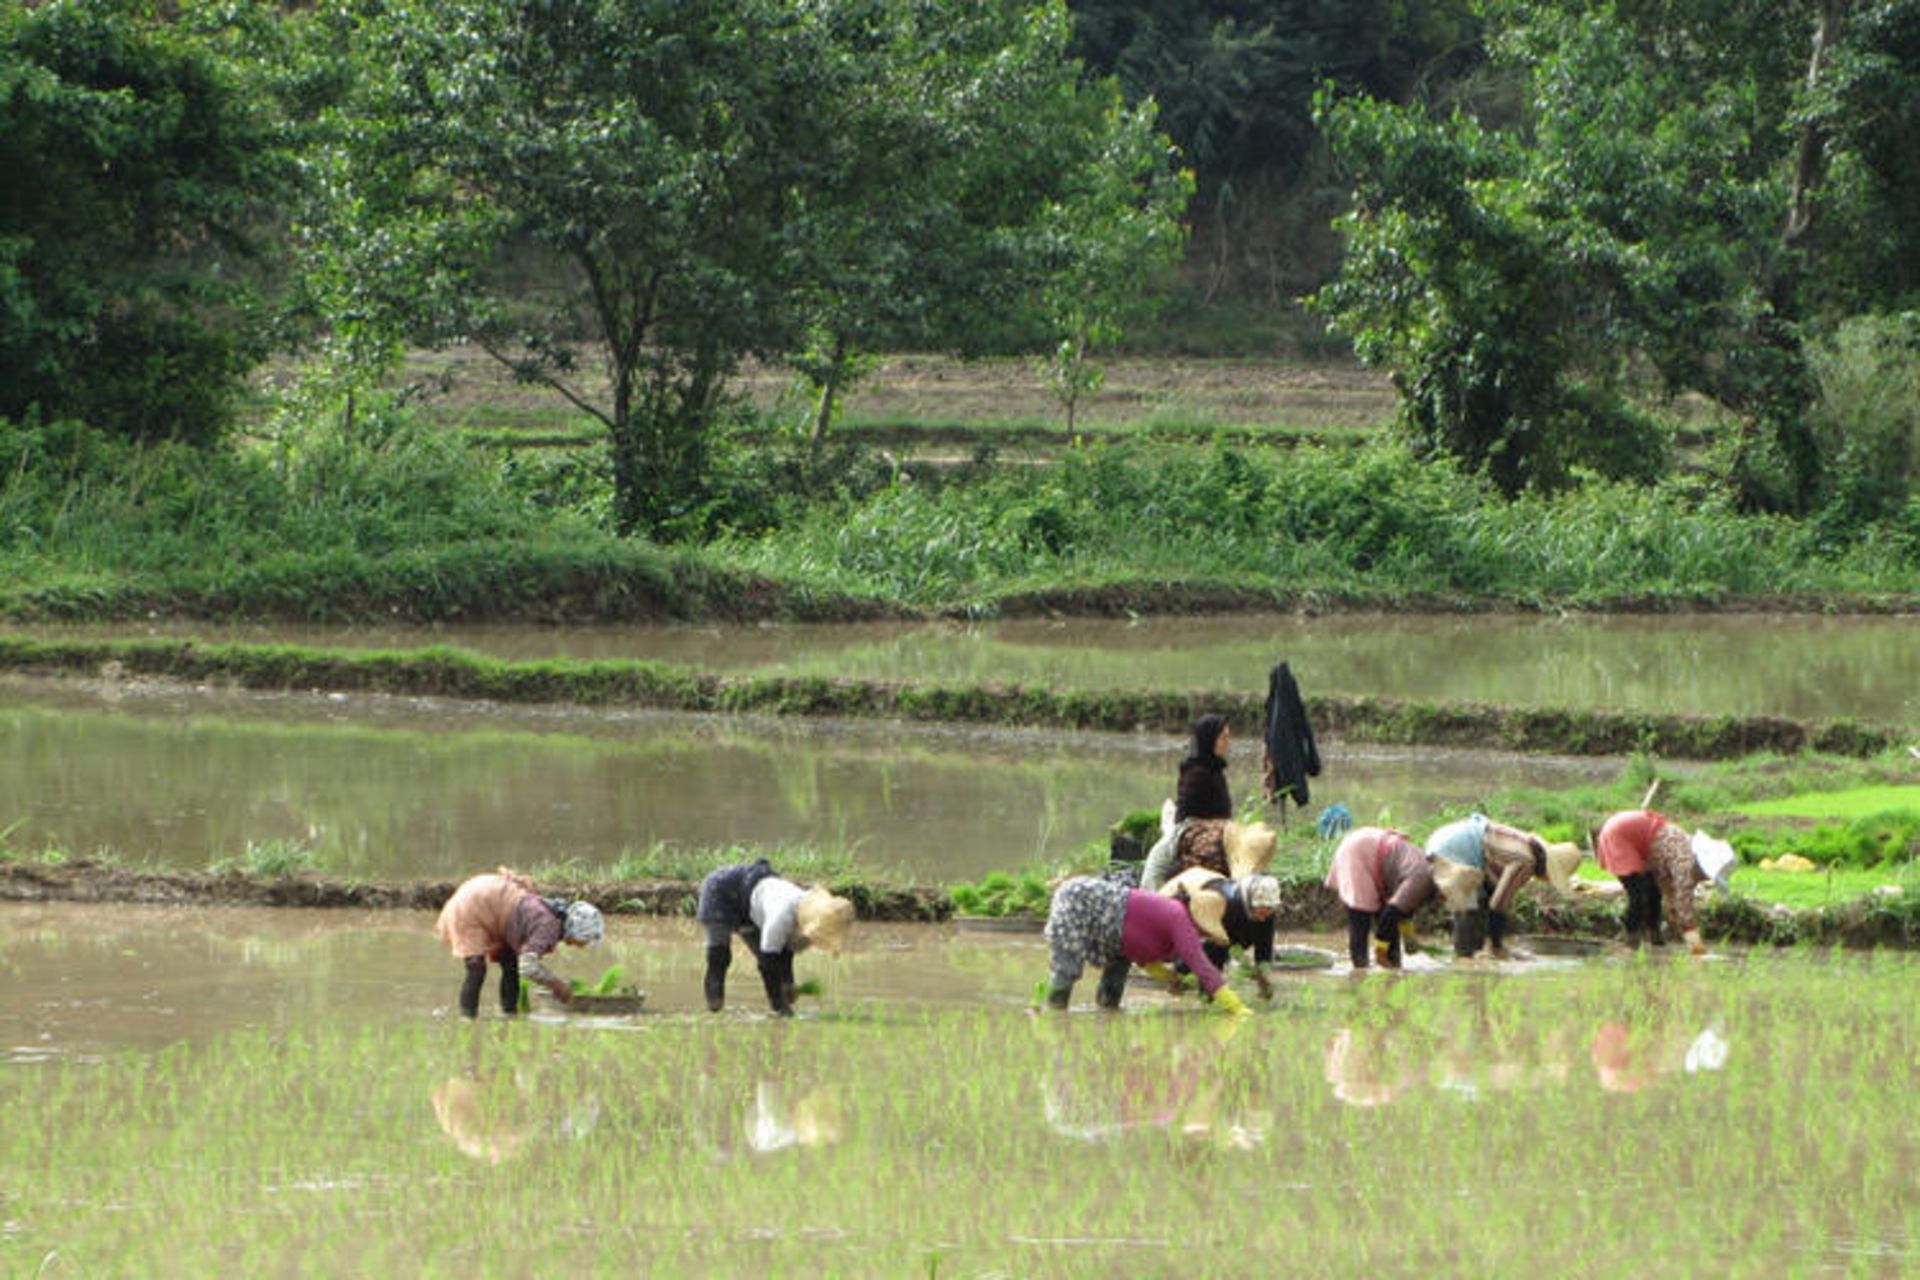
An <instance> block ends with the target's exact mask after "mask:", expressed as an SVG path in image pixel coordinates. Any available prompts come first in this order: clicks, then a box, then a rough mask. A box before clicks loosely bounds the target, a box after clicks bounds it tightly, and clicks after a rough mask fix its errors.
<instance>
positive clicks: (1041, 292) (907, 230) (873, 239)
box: [790, 0, 1190, 453]
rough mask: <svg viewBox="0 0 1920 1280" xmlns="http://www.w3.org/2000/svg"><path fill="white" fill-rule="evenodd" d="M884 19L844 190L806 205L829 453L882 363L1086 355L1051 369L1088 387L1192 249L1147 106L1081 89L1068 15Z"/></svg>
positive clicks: (865, 81)
mask: <svg viewBox="0 0 1920 1280" xmlns="http://www.w3.org/2000/svg"><path fill="white" fill-rule="evenodd" d="M875 12H877V11H875V10H868V11H866V15H865V16H864V18H863V21H865V22H866V23H868V24H869V30H872V29H873V24H874V17H873V16H872V15H873V14H874V13H875ZM885 12H886V21H887V26H886V27H885V28H884V30H885V32H886V37H885V39H884V41H874V40H869V41H867V42H866V45H867V47H864V48H861V50H860V53H859V58H860V67H859V70H858V72H857V74H853V75H848V76H846V77H844V78H843V81H842V88H841V90H840V92H839V93H838V95H837V96H838V100H839V104H840V110H841V117H840V120H839V122H838V124H837V125H836V127H835V129H834V137H835V139H836V141H837V142H838V143H839V144H840V145H841V146H842V147H843V148H845V151H846V155H847V160H848V163H847V164H846V166H845V169H844V173H845V175H846V181H845V182H844V183H843V184H842V185H840V186H839V187H837V188H836V189H832V190H828V191H825V192H822V193H821V194H820V195H819V196H818V197H817V198H816V199H815V201H814V202H813V203H812V204H811V205H810V207H809V209H808V216H809V217H810V218H811V219H812V220H813V225H812V226H811V227H809V229H808V235H807V253H808V256H809V262H810V266H811V271H810V273H809V278H808V280H807V281H806V283H805V284H804V285H803V287H802V298H801V303H802V307H803V310H804V314H805V316H806V319H807V324H808V327H809V329H808V331H809V334H810V341H809V342H808V344H807V346H806V347H805V348H804V349H803V350H802V351H800V352H798V353H796V354H795V355H794V356H792V357H790V362H791V363H793V364H795V366H796V367H797V368H798V369H799V371H800V372H801V373H802V375H803V376H805V377H806V378H807V379H808V380H809V381H810V382H811V383H812V384H813V386H814V388H815V389H816V392H817V394H818V399H817V404H818V410H817V412H816V414H815V417H814V425H813V431H812V444H813V448H814V450H815V451H816V453H817V451H818V450H819V447H820V445H821V442H822V439H823V437H824V434H825V431H826V428H827V426H828V424H829V423H830V422H831V420H832V412H833V405H834V403H835V399H836V397H837V396H838V395H839V394H841V393H842V392H843V391H844V390H845V389H846V388H847V387H848V386H849V385H850V384H851V382H852V381H853V379H854V378H855V377H857V376H858V374H859V373H860V372H861V371H862V370H863V369H864V368H865V367H867V366H866V364H865V363H863V362H864V361H867V353H869V352H871V351H873V350H876V349H881V348H884V347H891V348H895V349H898V348H901V347H910V348H913V349H922V350H924V349H939V350H947V351H953V352H956V353H959V354H962V355H966V354H973V353H976V352H978V351H982V350H988V349H998V350H1007V349H1018V348H1029V349H1030V348H1032V347H1034V346H1041V347H1045V348H1049V349H1051V348H1052V347H1053V346H1054V344H1055V343H1058V344H1059V350H1060V351H1062V352H1067V353H1070V357H1071V358H1070V361H1069V360H1056V361H1055V362H1054V363H1053V364H1051V365H1050V367H1051V368H1053V369H1054V370H1055V371H1056V372H1063V373H1064V372H1068V371H1070V373H1071V376H1072V378H1073V379H1075V380H1077V381H1078V384H1079V385H1082V386H1083V385H1084V381H1085V380H1086V379H1088V378H1090V377H1092V376H1094V373H1093V366H1092V364H1091V360H1090V352H1091V348H1092V347H1093V346H1094V345H1096V344H1098V343H1103V342H1110V341H1112V340H1113V339H1114V338H1116V337H1118V336H1119V334H1120V332H1121V330H1122V328H1123V326H1124V325H1125V323H1126V322H1127V321H1128V320H1129V319H1130V318H1131V317H1133V316H1136V315H1139V314H1144V312H1145V310H1146V309H1147V308H1148V307H1149V306H1150V304H1151V301H1152V298H1153V296H1154V293H1153V290H1152V289H1151V288H1150V287H1147V286H1148V284H1149V282H1151V281H1152V280H1153V277H1154V274H1155V272H1156V271H1158V270H1160V269H1163V268H1166V267H1169V266H1171V265H1172V264H1173V263H1174V262H1175V261H1176V260H1177V257H1178V251H1179V247H1180V244H1181V242H1182V229H1181V226H1180V223H1179V215H1180V212H1181V210H1182V208H1183V206H1184V204H1185V200H1186V196H1187V193H1188V191H1189V189H1190V181H1189V178H1188V176H1187V175H1186V174H1185V173H1184V172H1182V171H1181V170H1179V169H1178V167H1177V166H1176V165H1175V163H1174V156H1173V152H1172V150H1171V148H1170V147H1169V145H1168V143H1167V141H1166V139H1165V138H1164V137H1162V136H1161V135H1160V134H1159V133H1158V131H1157V130H1156V128H1155V126H1154V110H1153V106H1152V104H1151V103H1148V104H1143V105H1142V106H1140V107H1136V108H1129V107H1127V106H1126V105H1125V104H1123V103H1122V101H1121V100H1120V96H1119V93H1118V90H1117V88H1116V87H1115V86H1114V85H1113V84H1112V83H1111V82H1108V81H1102V82H1087V81H1084V80H1083V78H1082V76H1081V72H1080V68H1079V66H1078V65H1077V64H1076V63H1075V62H1073V61H1072V60H1071V59H1070V58H1068V57H1067V52H1066V51H1067V39H1068V33H1069V24H1068V21H1067V17H1066V13H1065V11H1064V10H1063V9H1062V8H1060V7H1059V6H1058V5H1047V6H1040V7H1035V6H1034V5H1032V4H1030V3H1027V2H1026V0H998V2H996V3H989V4H982V3H979V2H978V0H950V2H949V3H945V4H919V5H894V6H891V7H890V8H888V9H887V10H886V11H885ZM836 43H837V44H838V45H839V46H840V47H842V48H854V47H856V46H857V42H855V41H848V40H843V41H837V42H836ZM869 363H870V362H869ZM1067 403H1068V407H1069V421H1070V422H1071V411H1072V403H1073V401H1072V400H1071V399H1069V400H1068V401H1067Z"/></svg>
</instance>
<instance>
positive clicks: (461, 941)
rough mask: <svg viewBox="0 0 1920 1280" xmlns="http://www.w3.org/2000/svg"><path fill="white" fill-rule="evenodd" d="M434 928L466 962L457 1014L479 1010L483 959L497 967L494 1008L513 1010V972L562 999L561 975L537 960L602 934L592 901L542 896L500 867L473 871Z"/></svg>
mask: <svg viewBox="0 0 1920 1280" xmlns="http://www.w3.org/2000/svg"><path fill="white" fill-rule="evenodd" d="M434 932H435V933H436V934H438V935H439V936H440V940H441V941H442V942H444V943H446V944H447V946H448V948H450V949H451V950H452V952H453V954H454V955H456V956H459V957H460V959H461V960H462V961H463V962H464V963H465V964H466V968H467V976H466V980H465V981H464V982H462V983H461V984H460V1012H461V1013H463V1014H465V1015H466V1016H467V1017H469V1018H474V1017H478V1016H479V1014H480V988H481V986H482V985H483V984H484V983H485V982H486V979H487V961H489V960H492V961H493V962H494V963H496V964H498V965H499V966H500V1011H501V1012H502V1013H507V1014H513V1013H517V1012H518V1011H519V1009H520V976H521V974H522V973H523V972H524V973H525V974H526V976H527V977H528V978H530V979H531V980H533V981H534V982H538V983H539V984H541V985H542V986H544V987H546V988H547V990H549V991H551V992H552V993H553V994H554V996H555V997H556V998H558V999H559V1000H561V1001H562V1002H565V1001H567V1000H570V999H572V997H573V990H572V988H571V987H570V986H568V984H567V981H566V979H564V978H562V977H560V976H559V975H558V974H556V973H554V972H553V971H552V970H550V969H548V968H547V966H546V963H545V960H544V957H546V956H547V955H549V954H551V953H552V951H553V949H554V948H555V947H557V946H559V945H560V944H561V943H562V942H565V943H568V944H569V945H572V946H576V947H587V946H592V945H593V944H594V943H596V942H598V941H599V940H600V938H601V935H602V934H604V933H605V932H606V925H605V922H604V921H602V920H601V918H600V910H599V908H597V907H595V906H594V905H593V904H592V903H591V902H569V901H567V900H566V899H565V898H543V897H541V896H540V895H539V894H537V893H535V892H534V891H533V881H531V880H529V879H528V878H527V877H526V876H523V875H521V874H520V873H519V872H517V871H510V870H508V869H507V868H506V867H501V868H500V869H499V870H498V871H496V872H493V873H492V874H489V875H479V876H474V877H473V878H472V879H470V880H468V881H467V882H466V883H465V884H463V885H461V886H460V887H459V888H458V889H456V890H454V892H453V896H452V897H451V898H448V899H447V903H446V905H445V906H444V907H442V908H441V909H440V919H439V920H438V922H436V923H435V925H434Z"/></svg>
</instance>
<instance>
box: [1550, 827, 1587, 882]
mask: <svg viewBox="0 0 1920 1280" xmlns="http://www.w3.org/2000/svg"><path fill="white" fill-rule="evenodd" d="M1586 857H1587V851H1586V850H1585V849H1582V848H1581V847H1580V846H1579V845H1577V844H1573V843H1571V842H1569V841H1564V840H1563V841H1561V842H1560V843H1558V844H1550V845H1548V846H1547V881H1548V883H1550V884H1552V885H1553V887H1554V888H1556V889H1558V890H1559V891H1560V892H1561V893H1563V894H1571V893H1572V892H1573V869H1574V868H1575V867H1577V866H1579V865H1580V864H1581V863H1582V862H1584V861H1586Z"/></svg>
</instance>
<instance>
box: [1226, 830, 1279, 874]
mask: <svg viewBox="0 0 1920 1280" xmlns="http://www.w3.org/2000/svg"><path fill="white" fill-rule="evenodd" d="M1277 839H1278V837H1277V836H1275V835H1274V833H1273V828H1272V827H1270V826H1268V825H1267V824H1266V823H1264V822H1247V823H1240V822H1229V823H1228V824H1227V825H1226V826H1225V827H1224V828H1222V829H1221V832H1220V843H1221V844H1223V845H1225V846H1226V850H1227V875H1228V876H1230V877H1231V878H1233V879H1235V880H1240V879H1244V878H1245V877H1247V876H1250V875H1252V874H1254V872H1256V871H1265V870H1266V869H1267V864H1268V863H1269V862H1272V861H1273V846H1274V842H1275V841H1276V840H1277Z"/></svg>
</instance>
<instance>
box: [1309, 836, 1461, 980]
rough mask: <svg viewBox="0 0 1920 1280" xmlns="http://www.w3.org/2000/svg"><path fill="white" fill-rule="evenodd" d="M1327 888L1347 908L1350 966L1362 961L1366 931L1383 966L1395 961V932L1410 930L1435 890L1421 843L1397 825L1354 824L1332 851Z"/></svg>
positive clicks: (1364, 960) (1364, 959)
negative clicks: (1401, 830)
mask: <svg viewBox="0 0 1920 1280" xmlns="http://www.w3.org/2000/svg"><path fill="white" fill-rule="evenodd" d="M1327 888H1329V889H1332V890H1333V891H1334V892H1335V893H1337V894H1338V895H1340V901H1341V902H1342V903H1344V904H1345V905H1346V908H1347V953H1348V955H1349V956H1350V957H1351V958H1352V960H1353V967H1354V968H1355V969H1364V968H1366V967H1367V933H1368V932H1369V930H1371V932H1372V933H1373V937H1374V946H1373V951H1374V958H1375V959H1376V960H1377V961H1378V962H1379V964H1380V965H1381V966H1382V967H1383V968H1388V969H1398V968H1399V967H1400V949H1401V943H1400V935H1401V933H1402V931H1403V929H1404V930H1405V931H1406V932H1411V931H1412V927H1413V914H1414V913H1415V912H1416V911H1418V910H1419V909H1420V908H1421V907H1422V906H1424V905H1426V902H1427V900H1428V899H1429V898H1431V897H1433V895H1434V884H1433V873H1432V872H1431V871H1430V870H1429V869H1428V867H1427V855H1426V854H1425V853H1423V852H1421V850H1420V846H1418V845H1416V844H1415V843H1414V842H1413V841H1411V840H1409V839H1407V837H1405V836H1404V835H1402V834H1400V833H1399V832H1398V831H1389V830H1387V829H1386V828H1384V827H1355V828H1354V829H1353V830H1352V831H1349V832H1348V833H1347V835H1346V838H1345V839H1343V840H1341V841H1340V847H1339V848H1337V849H1335V850H1334V852H1333V865H1332V866H1331V867H1329V868H1328V869H1327Z"/></svg>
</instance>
